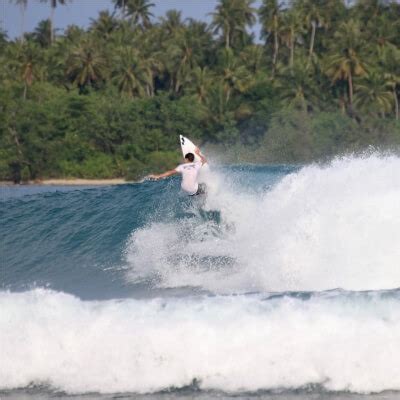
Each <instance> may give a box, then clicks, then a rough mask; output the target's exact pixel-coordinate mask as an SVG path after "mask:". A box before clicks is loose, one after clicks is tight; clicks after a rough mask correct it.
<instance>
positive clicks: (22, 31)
mask: <svg viewBox="0 0 400 400" xmlns="http://www.w3.org/2000/svg"><path fill="white" fill-rule="evenodd" d="M24 41H25V6H24V5H23V4H21V42H22V43H24Z"/></svg>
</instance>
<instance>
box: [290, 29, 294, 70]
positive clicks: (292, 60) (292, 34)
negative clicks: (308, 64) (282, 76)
mask: <svg viewBox="0 0 400 400" xmlns="http://www.w3.org/2000/svg"><path fill="white" fill-rule="evenodd" d="M293 64H294V31H293V30H292V31H291V33H290V62H289V66H290V68H291V69H292V68H293Z"/></svg>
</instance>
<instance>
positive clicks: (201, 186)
mask: <svg viewBox="0 0 400 400" xmlns="http://www.w3.org/2000/svg"><path fill="white" fill-rule="evenodd" d="M206 193H207V185H206V184H205V183H199V188H198V189H197V192H196V193H195V194H191V195H190V196H198V195H199V194H206Z"/></svg>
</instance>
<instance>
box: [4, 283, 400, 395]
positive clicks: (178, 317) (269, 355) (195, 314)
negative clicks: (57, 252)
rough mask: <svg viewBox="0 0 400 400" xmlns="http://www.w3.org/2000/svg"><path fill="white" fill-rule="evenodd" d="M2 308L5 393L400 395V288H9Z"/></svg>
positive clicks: (5, 293)
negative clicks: (115, 292)
mask: <svg viewBox="0 0 400 400" xmlns="http://www.w3.org/2000/svg"><path fill="white" fill-rule="evenodd" d="M310 296H311V297H310ZM0 309H1V313H0V344H1V347H0V359H1V363H0V389H12V388H18V387H26V386H28V385H32V384H46V385H50V386H51V387H54V388H57V389H60V390H63V391H67V392H68V393H87V392H100V393H115V392H137V393H149V392H156V391H160V390H163V389H168V388H172V387H174V388H179V387H184V386H187V385H190V384H192V383H193V382H197V384H198V385H199V387H200V388H202V389H216V390H223V391H225V392H242V391H243V392H247V391H256V390H269V389H274V390H275V389H277V390H292V389H296V388H301V387H305V386H307V385H319V386H321V387H322V388H323V389H324V390H328V391H351V392H362V393H365V392H380V391H383V390H390V389H392V390H400V369H399V359H400V340H399V338H400V293H399V292H398V291H397V292H396V291H391V292H387V293H358V294H357V293H346V292H340V291H338V292H326V293H320V294H314V295H309V296H305V295H303V297H301V296H300V297H296V296H294V297H293V296H288V295H282V296H270V295H268V296H267V295H263V296H262V295H240V296H214V297H207V296H201V297H190V298H170V299H151V300H132V299H124V300H120V301H118V300H113V301H101V302H100V301H91V302H84V301H81V300H79V299H78V298H76V297H73V296H72V295H68V294H64V293H60V292H54V291H50V290H45V289H35V290H32V291H29V292H25V293H9V292H0Z"/></svg>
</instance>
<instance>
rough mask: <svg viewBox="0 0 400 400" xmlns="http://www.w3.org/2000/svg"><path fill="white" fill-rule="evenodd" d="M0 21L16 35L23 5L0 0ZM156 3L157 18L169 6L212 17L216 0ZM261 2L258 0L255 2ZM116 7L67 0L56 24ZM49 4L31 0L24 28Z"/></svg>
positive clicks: (83, 20) (86, 19)
mask: <svg viewBox="0 0 400 400" xmlns="http://www.w3.org/2000/svg"><path fill="white" fill-rule="evenodd" d="M0 3H1V5H0V24H1V27H2V28H3V29H4V30H5V31H6V32H7V34H8V37H10V38H12V39H14V38H15V37H18V36H19V35H20V34H21V23H20V18H21V14H20V7H19V6H17V5H15V4H10V2H9V1H8V0H0ZM152 3H154V4H155V7H153V8H152V10H151V11H152V13H153V14H154V16H155V17H156V18H158V17H160V16H162V15H164V14H165V12H166V11H167V10H170V9H177V10H180V11H182V14H183V17H185V18H196V19H204V20H207V21H210V20H211V17H210V16H208V15H207V14H208V13H210V12H212V11H214V8H215V6H216V4H217V0H152ZM254 6H255V7H258V6H259V1H256V2H255V4H254ZM106 9H108V10H110V11H112V10H113V9H114V5H113V3H112V1H111V0H75V1H73V2H68V3H67V4H66V5H65V6H59V7H57V10H56V12H55V19H54V22H55V24H54V25H55V26H56V27H57V29H64V28H65V27H67V26H68V25H71V24H75V25H78V26H82V27H86V26H88V24H89V23H90V19H91V18H97V16H98V13H99V11H101V10H106ZM49 14H50V11H49V5H48V4H47V3H41V2H39V1H38V0H28V9H27V13H26V23H25V30H26V31H27V32H30V31H33V29H34V28H35V27H36V25H37V24H38V22H39V21H41V20H43V19H47V18H49ZM255 32H256V39H258V36H259V33H258V32H259V29H258V28H257V27H256V28H255Z"/></svg>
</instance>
